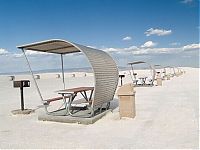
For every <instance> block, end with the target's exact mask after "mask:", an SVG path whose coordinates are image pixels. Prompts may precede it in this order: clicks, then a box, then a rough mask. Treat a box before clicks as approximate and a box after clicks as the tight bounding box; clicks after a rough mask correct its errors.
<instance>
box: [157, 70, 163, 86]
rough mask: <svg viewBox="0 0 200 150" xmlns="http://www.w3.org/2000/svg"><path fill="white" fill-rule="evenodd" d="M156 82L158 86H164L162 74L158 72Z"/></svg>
mask: <svg viewBox="0 0 200 150" xmlns="http://www.w3.org/2000/svg"><path fill="white" fill-rule="evenodd" d="M156 81H157V86H162V77H161V74H160V72H157V75H156Z"/></svg>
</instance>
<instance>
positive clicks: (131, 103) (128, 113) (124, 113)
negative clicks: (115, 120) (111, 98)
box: [117, 83, 136, 118]
mask: <svg viewBox="0 0 200 150" xmlns="http://www.w3.org/2000/svg"><path fill="white" fill-rule="evenodd" d="M117 95H118V97H119V113H120V118H122V117H129V118H134V117H135V115H136V110H135V91H134V86H133V84H130V83H129V84H125V85H123V86H121V87H120V88H119V89H118V91H117Z"/></svg>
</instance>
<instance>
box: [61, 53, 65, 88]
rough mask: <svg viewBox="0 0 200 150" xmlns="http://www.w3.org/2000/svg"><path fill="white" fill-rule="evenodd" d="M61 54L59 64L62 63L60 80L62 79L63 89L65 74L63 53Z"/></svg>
mask: <svg viewBox="0 0 200 150" xmlns="http://www.w3.org/2000/svg"><path fill="white" fill-rule="evenodd" d="M60 56H61V64H62V80H63V89H65V74H64V62H63V54H61V55H60Z"/></svg>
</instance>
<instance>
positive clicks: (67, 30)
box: [0, 0, 199, 73]
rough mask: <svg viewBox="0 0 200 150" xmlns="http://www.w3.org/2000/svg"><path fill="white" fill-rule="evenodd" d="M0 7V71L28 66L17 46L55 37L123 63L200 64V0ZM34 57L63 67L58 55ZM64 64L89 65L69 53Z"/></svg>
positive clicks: (23, 2) (63, 0)
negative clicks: (100, 51)
mask: <svg viewBox="0 0 200 150" xmlns="http://www.w3.org/2000/svg"><path fill="white" fill-rule="evenodd" d="M0 10H1V13H0V63H1V64H3V65H1V66H0V73H2V72H10V71H11V70H12V71H25V70H27V66H26V64H25V60H24V58H23V57H19V56H20V53H21V52H20V51H19V50H18V49H17V48H16V46H17V45H21V44H27V43H31V42H36V41H40V40H47V39H52V38H53V39H65V40H69V41H72V42H75V43H79V44H83V45H86V46H93V47H96V48H98V49H102V50H104V51H106V52H108V53H109V54H110V55H111V56H112V57H113V58H114V59H115V61H116V62H117V64H118V65H119V66H126V64H127V62H129V61H134V60H146V61H149V62H151V63H156V64H158V63H159V64H162V65H174V66H191V67H198V62H199V0H0ZM29 57H30V60H31V63H32V65H33V68H34V69H35V70H37V69H50V68H59V67H60V66H59V57H58V56H44V55H32V54H30V55H29ZM46 62H48V63H46ZM41 63H42V64H43V65H41ZM65 65H66V67H70V68H73V67H84V66H87V65H88V64H87V61H86V60H85V58H84V57H83V56H75V57H74V58H71V57H69V56H66V60H65ZM19 66H20V67H19Z"/></svg>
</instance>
